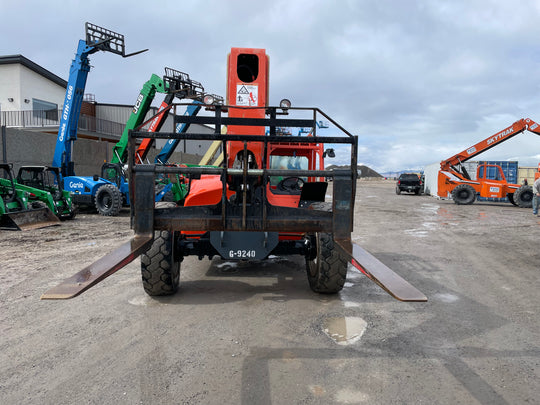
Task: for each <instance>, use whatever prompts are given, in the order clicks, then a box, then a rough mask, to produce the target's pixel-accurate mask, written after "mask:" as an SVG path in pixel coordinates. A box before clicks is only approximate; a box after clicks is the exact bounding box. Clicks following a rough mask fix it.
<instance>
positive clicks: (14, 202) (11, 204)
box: [0, 163, 60, 231]
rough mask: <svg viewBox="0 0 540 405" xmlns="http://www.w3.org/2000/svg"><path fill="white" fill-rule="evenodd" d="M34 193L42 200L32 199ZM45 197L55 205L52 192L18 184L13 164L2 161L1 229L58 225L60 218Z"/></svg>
mask: <svg viewBox="0 0 540 405" xmlns="http://www.w3.org/2000/svg"><path fill="white" fill-rule="evenodd" d="M32 194H33V195H40V197H41V200H37V199H36V200H33V201H31V200H30V195H32ZM44 199H47V202H48V203H49V204H51V205H52V206H54V203H53V199H52V196H51V195H50V193H47V192H45V191H42V190H38V189H34V188H32V187H28V186H25V185H21V184H17V182H16V181H15V178H14V177H13V165H12V164H10V163H0V229H6V230H17V231H21V230H28V229H37V228H44V227H47V226H52V225H58V224H59V223H60V221H59V219H58V218H57V217H56V216H55V215H54V213H53V211H51V210H50V208H49V207H48V206H47V203H46V202H45V201H43V200H44Z"/></svg>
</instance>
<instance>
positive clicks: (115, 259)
mask: <svg viewBox="0 0 540 405" xmlns="http://www.w3.org/2000/svg"><path fill="white" fill-rule="evenodd" d="M153 241H154V237H153V235H149V236H136V237H134V238H133V239H131V240H130V241H129V242H126V243H124V244H123V245H121V246H120V247H118V248H116V249H115V250H113V251H112V252H111V253H109V254H107V255H106V256H103V257H102V258H101V259H99V260H98V261H96V262H94V263H92V264H91V265H89V266H87V267H85V268H84V269H82V270H81V271H79V272H78V273H77V274H75V275H73V276H71V277H70V278H68V279H66V280H64V281H63V282H62V283H60V284H58V285H57V286H56V287H53V288H51V289H50V290H48V291H47V292H46V293H45V294H43V295H42V296H41V299H42V300H65V299H68V298H73V297H76V296H77V295H79V294H80V293H82V292H83V291H86V290H88V289H89V288H90V287H92V286H93V285H95V284H97V283H99V282H100V281H102V280H104V279H105V278H107V277H109V276H110V275H111V274H113V273H116V272H117V271H118V270H120V269H121V268H122V267H124V266H125V265H127V264H129V263H131V262H132V261H133V260H135V259H136V258H137V257H139V256H140V255H141V254H142V253H144V252H146V251H147V250H148V249H149V248H150V245H151V244H152V242H153Z"/></svg>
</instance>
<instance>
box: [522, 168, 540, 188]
mask: <svg viewBox="0 0 540 405" xmlns="http://www.w3.org/2000/svg"><path fill="white" fill-rule="evenodd" d="M536 173H538V167H520V168H519V169H518V184H523V181H524V180H525V179H527V182H528V183H529V185H531V186H532V184H533V182H534V176H535V174H536Z"/></svg>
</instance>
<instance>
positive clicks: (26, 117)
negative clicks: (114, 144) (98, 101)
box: [0, 110, 125, 137]
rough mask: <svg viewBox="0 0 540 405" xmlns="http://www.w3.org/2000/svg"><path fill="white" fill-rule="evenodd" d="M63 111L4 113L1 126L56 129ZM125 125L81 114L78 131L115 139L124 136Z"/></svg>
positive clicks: (0, 121)
mask: <svg viewBox="0 0 540 405" xmlns="http://www.w3.org/2000/svg"><path fill="white" fill-rule="evenodd" d="M61 114H62V110H27V111H2V112H1V115H0V125H3V126H6V127H7V128H29V129H35V128H54V127H58V125H59V123H60V115H61ZM124 127H125V124H122V123H119V122H114V121H108V120H103V119H99V118H96V117H92V116H89V115H84V114H81V115H80V117H79V124H78V130H80V131H88V132H96V133H100V134H104V135H112V136H115V137H120V136H122V132H123V131H124Z"/></svg>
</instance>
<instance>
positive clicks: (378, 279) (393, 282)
mask: <svg viewBox="0 0 540 405" xmlns="http://www.w3.org/2000/svg"><path fill="white" fill-rule="evenodd" d="M335 242H336V243H337V245H338V246H339V247H340V248H341V249H342V250H343V251H344V252H345V253H346V254H347V255H348V256H349V261H350V262H351V264H352V265H353V266H354V267H356V268H357V269H358V270H360V272H362V273H363V274H364V275H366V276H367V277H368V278H369V279H370V280H371V281H373V282H374V283H375V284H377V285H378V286H379V287H381V288H382V289H383V290H384V291H386V292H387V293H388V294H390V295H391V296H392V297H394V298H395V299H397V300H399V301H406V302H425V301H427V297H426V296H425V295H424V294H422V293H421V292H420V291H418V290H417V289H416V287H414V286H412V285H411V284H409V282H408V281H406V280H405V279H403V278H401V277H400V276H399V275H397V274H396V273H394V272H393V271H392V270H391V269H390V268H388V267H387V266H386V265H385V264H383V263H382V262H381V261H379V259H377V258H376V257H375V256H373V255H372V254H371V253H369V252H367V251H366V250H364V249H362V248H361V247H360V246H358V245H357V244H356V243H352V242H351V241H349V240H336V241H335Z"/></svg>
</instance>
